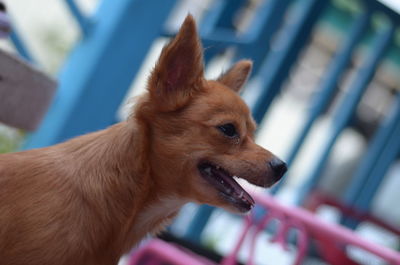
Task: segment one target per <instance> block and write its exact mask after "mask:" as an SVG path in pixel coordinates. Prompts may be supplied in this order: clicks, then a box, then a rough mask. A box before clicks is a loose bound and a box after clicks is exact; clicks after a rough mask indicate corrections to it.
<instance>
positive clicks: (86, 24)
mask: <svg viewBox="0 0 400 265" xmlns="http://www.w3.org/2000/svg"><path fill="white" fill-rule="evenodd" d="M65 2H66V3H67V6H68V8H69V10H70V11H71V13H72V15H73V16H74V17H75V20H76V21H77V22H78V25H79V27H80V29H81V31H82V32H83V34H84V35H87V34H89V32H90V30H91V28H92V26H93V25H92V21H91V20H90V18H88V17H87V16H86V15H84V14H83V13H82V11H81V10H80V9H79V7H78V5H77V4H76V2H75V0H65Z"/></svg>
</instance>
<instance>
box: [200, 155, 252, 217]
mask: <svg viewBox="0 0 400 265" xmlns="http://www.w3.org/2000/svg"><path fill="white" fill-rule="evenodd" d="M199 170H200V173H201V176H202V177H203V178H204V179H206V180H207V181H208V182H209V183H210V184H211V185H212V186H214V187H215V188H216V189H217V190H218V191H219V194H220V195H221V196H222V197H223V199H224V200H226V201H227V202H229V203H230V204H232V205H233V206H235V207H236V208H237V209H238V210H239V211H240V212H248V211H249V210H251V208H252V207H253V206H254V204H255V202H254V200H253V198H252V197H251V196H250V195H249V194H248V193H247V192H246V191H245V190H244V189H243V188H242V187H241V186H240V185H239V184H238V183H237V182H236V181H235V179H234V178H236V176H232V175H231V174H229V173H228V172H227V171H226V170H225V169H223V168H221V167H220V166H217V165H214V164H212V163H209V162H204V163H200V164H199Z"/></svg>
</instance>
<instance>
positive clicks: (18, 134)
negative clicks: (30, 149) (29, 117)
mask: <svg viewBox="0 0 400 265" xmlns="http://www.w3.org/2000/svg"><path fill="white" fill-rule="evenodd" d="M24 138H25V133H24V132H22V131H19V130H13V129H10V128H7V127H5V126H0V154H2V153H9V152H13V151H17V150H18V149H19V147H20V146H21V143H22V141H23V139H24Z"/></svg>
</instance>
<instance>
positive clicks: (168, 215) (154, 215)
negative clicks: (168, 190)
mask: <svg viewBox="0 0 400 265" xmlns="http://www.w3.org/2000/svg"><path fill="white" fill-rule="evenodd" d="M184 204H185V201H184V200H182V199H179V198H177V197H168V198H165V199H160V200H157V201H156V202H154V203H152V204H150V205H148V206H147V207H146V208H145V209H144V210H142V212H140V213H139V214H138V216H137V218H136V220H135V223H134V225H133V227H132V229H131V233H130V234H131V237H130V238H131V239H133V240H134V241H136V239H137V241H139V240H140V239H142V238H144V237H145V236H147V235H148V234H156V233H158V232H160V231H161V230H162V229H163V228H164V227H165V226H167V225H168V224H169V223H170V222H171V221H172V219H173V218H174V217H175V216H176V215H177V214H178V212H179V210H180V208H181V207H182V206H183V205H184Z"/></svg>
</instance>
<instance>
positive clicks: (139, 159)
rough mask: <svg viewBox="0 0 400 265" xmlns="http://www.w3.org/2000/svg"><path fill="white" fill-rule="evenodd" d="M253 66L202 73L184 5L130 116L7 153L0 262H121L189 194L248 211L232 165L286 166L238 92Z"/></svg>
mask: <svg viewBox="0 0 400 265" xmlns="http://www.w3.org/2000/svg"><path fill="white" fill-rule="evenodd" d="M250 70H251V62H249V61H240V62H238V63H237V64H236V65H234V66H233V67H232V68H231V69H230V70H229V71H228V72H226V73H225V74H223V75H222V76H221V77H220V78H219V79H218V80H217V81H206V80H205V79H204V77H203V62H202V48H201V44H200V42H199V39H198V36H197V33H196V27H195V23H194V20H193V18H192V17H191V16H188V17H187V18H186V20H185V22H184V24H183V26H182V28H181V29H180V31H179V33H178V35H177V36H176V37H175V39H173V40H172V41H171V42H170V43H169V44H168V45H167V46H166V47H165V48H164V49H163V51H162V54H161V56H160V59H159V61H158V63H157V65H156V66H155V68H154V70H153V72H152V74H151V76H150V78H149V81H148V92H147V93H146V94H145V95H143V96H142V97H141V98H140V99H139V101H138V102H137V104H136V106H135V107H134V110H133V113H132V115H131V116H130V118H129V119H128V120H127V121H125V122H121V123H119V124H116V125H114V126H112V127H110V128H108V129H105V130H103V131H99V132H95V133H91V134H87V135H84V136H81V137H78V138H75V139H72V140H70V141H67V142H65V143H62V144H58V145H55V146H51V147H48V148H42V149H36V150H31V151H25V152H19V153H13V154H3V155H0V264H1V265H25V264H30V265H71V264H79V265H102V264H104V265H106V264H107V265H110V264H117V262H118V260H119V258H120V256H121V255H122V254H123V253H125V252H127V251H128V250H129V249H130V248H131V247H132V246H134V245H135V244H136V243H137V242H138V241H140V240H141V239H142V238H143V237H144V236H146V234H148V233H155V232H157V231H159V230H160V229H162V228H163V227H164V225H165V224H166V223H167V222H168V221H170V220H171V219H172V218H173V217H174V216H175V215H176V214H177V212H178V211H179V209H180V207H181V206H182V205H183V204H185V203H187V202H190V201H192V202H198V203H206V204H210V205H215V206H219V207H223V208H226V209H228V210H231V211H234V212H242V213H244V212H247V211H249V210H250V209H251V208H252V206H253V204H254V201H253V199H252V198H251V197H250V195H248V193H246V191H244V189H243V188H241V187H240V186H239V184H237V183H236V181H235V180H234V178H233V177H235V176H237V177H238V178H244V179H246V180H248V181H249V182H251V183H253V184H255V185H258V186H263V187H268V186H270V185H272V184H273V183H275V182H276V181H277V180H278V179H280V178H281V176H282V175H283V173H284V172H285V171H286V166H285V164H284V163H283V162H282V161H280V160H279V159H277V158H276V157H275V156H274V155H272V154H271V153H270V152H269V151H267V150H265V149H263V148H262V147H260V146H258V145H256V144H255V143H254V140H253V134H254V130H255V124H254V122H253V120H252V118H251V116H250V112H249V109H248V108H247V106H246V105H245V104H244V102H243V101H242V100H241V98H240V97H239V96H238V94H237V92H238V91H239V89H240V88H241V87H242V86H243V84H244V83H245V81H246V79H247V77H248V75H249V72H250Z"/></svg>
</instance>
